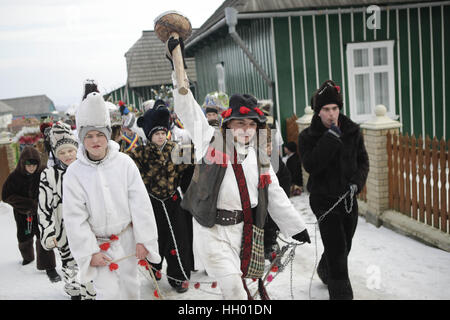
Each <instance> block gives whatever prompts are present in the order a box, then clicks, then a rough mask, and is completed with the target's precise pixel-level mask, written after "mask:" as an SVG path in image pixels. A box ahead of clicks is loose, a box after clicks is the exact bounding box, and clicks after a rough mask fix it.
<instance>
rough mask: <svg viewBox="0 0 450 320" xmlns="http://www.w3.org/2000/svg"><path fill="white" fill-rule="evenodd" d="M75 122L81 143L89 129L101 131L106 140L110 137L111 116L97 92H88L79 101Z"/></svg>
mask: <svg viewBox="0 0 450 320" xmlns="http://www.w3.org/2000/svg"><path fill="white" fill-rule="evenodd" d="M76 122H77V128H78V138H79V141H80V142H81V143H83V141H84V137H85V136H86V134H87V133H88V132H89V131H91V130H96V131H100V132H103V133H104V134H105V136H106V137H107V138H108V140H109V139H110V138H111V117H110V115H109V111H108V109H107V108H106V104H105V100H103V97H102V95H101V94H100V93H98V92H92V93H90V94H88V95H87V97H86V99H84V100H83V101H82V102H81V104H80V106H79V108H78V110H77V113H76Z"/></svg>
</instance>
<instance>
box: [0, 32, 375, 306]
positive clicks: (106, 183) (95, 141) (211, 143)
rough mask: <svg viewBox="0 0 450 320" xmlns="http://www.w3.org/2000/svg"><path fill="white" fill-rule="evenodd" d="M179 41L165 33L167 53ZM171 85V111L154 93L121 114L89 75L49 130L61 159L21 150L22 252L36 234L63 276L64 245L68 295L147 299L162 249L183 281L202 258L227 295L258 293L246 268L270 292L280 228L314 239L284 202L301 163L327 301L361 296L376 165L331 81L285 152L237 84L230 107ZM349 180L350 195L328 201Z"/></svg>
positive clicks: (8, 195) (43, 257) (48, 261)
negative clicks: (145, 287)
mask: <svg viewBox="0 0 450 320" xmlns="http://www.w3.org/2000/svg"><path fill="white" fill-rule="evenodd" d="M179 41H180V40H177V39H173V38H171V39H169V41H168V49H169V53H170V52H172V50H173V49H174V48H175V47H176V46H178V45H179ZM168 56H169V58H170V57H171V55H170V54H169V55H168ZM172 79H173V85H174V88H176V87H177V86H178V83H176V80H175V76H174V73H173V74H172ZM185 81H186V82H188V79H187V77H186V78H185ZM173 97H174V113H172V114H171V112H170V111H169V110H168V108H167V106H166V104H165V103H164V101H162V100H157V101H155V102H152V103H151V105H148V104H147V105H145V106H144V109H145V113H144V114H143V115H142V116H140V117H136V115H135V114H134V113H132V112H131V111H130V110H129V109H128V108H127V106H126V105H125V104H124V103H119V113H120V115H118V114H116V115H112V114H110V112H109V111H108V110H107V107H106V104H105V101H104V99H103V97H102V96H101V94H100V93H99V92H98V89H97V85H96V83H95V82H92V81H91V82H88V83H86V84H85V93H84V96H83V99H82V102H81V104H80V106H79V108H78V109H77V111H76V115H75V119H76V132H75V133H74V132H73V131H72V130H71V128H70V126H68V125H67V124H64V123H62V122H57V123H55V124H52V125H50V126H48V128H46V129H45V137H46V138H47V145H48V151H49V153H51V154H52V156H53V159H54V164H53V165H52V166H48V167H46V166H45V164H42V161H41V157H40V155H39V152H38V151H36V150H35V149H34V148H33V147H26V148H25V149H24V150H23V152H22V154H21V156H20V159H19V163H18V165H17V168H16V170H15V171H14V172H13V173H11V175H10V176H9V177H8V179H7V180H6V182H5V184H4V186H3V193H2V199H3V201H5V202H7V203H9V204H11V205H12V207H13V208H14V217H15V219H16V223H17V238H18V242H19V250H20V252H21V254H22V257H23V264H24V265H25V264H28V263H30V262H31V261H33V260H34V249H33V237H34V236H36V238H37V240H36V254H37V268H38V269H39V270H46V271H47V274H48V276H49V278H50V280H51V281H60V280H61V279H60V276H59V274H58V273H57V272H56V270H55V256H54V254H53V249H54V248H57V249H58V251H59V253H60V256H61V261H62V273H63V280H64V282H65V286H64V290H65V292H66V293H67V294H68V295H69V296H70V297H71V298H72V299H139V298H140V285H139V281H138V276H137V273H138V267H139V265H145V266H146V267H147V269H148V270H150V272H151V274H152V276H153V277H154V278H153V279H154V280H155V281H159V280H160V279H161V275H162V266H163V261H164V260H165V262H166V265H167V270H166V271H165V274H166V275H167V280H168V282H169V284H170V285H171V286H172V287H173V289H174V290H175V291H176V292H178V293H183V292H186V291H187V290H188V288H189V285H188V284H189V281H190V278H191V273H192V272H193V271H196V270H199V269H204V270H205V271H206V273H207V274H208V276H209V277H211V278H213V279H214V280H215V281H216V283H217V284H218V287H219V288H220V290H221V293H222V295H223V297H224V299H242V300H243V299H252V298H253V297H252V295H251V293H250V292H249V290H248V288H247V283H246V279H257V280H258V281H259V282H258V291H259V294H260V297H261V298H262V299H269V295H268V293H267V291H266V290H265V288H264V283H263V280H262V277H263V274H264V267H265V261H264V260H265V259H269V260H273V259H274V257H275V256H276V255H273V253H278V252H279V246H278V243H277V236H278V234H279V233H282V234H283V235H284V237H285V238H286V239H293V240H291V241H293V242H294V243H311V240H310V238H309V234H308V230H307V229H306V226H305V223H304V221H303V219H302V217H301V215H300V214H299V212H298V211H297V210H296V209H295V208H294V206H293V204H292V203H291V201H290V200H289V196H290V195H292V194H295V186H297V187H301V186H302V184H303V182H302V179H301V171H300V176H299V174H298V169H299V167H300V166H301V165H303V166H304V169H305V170H306V171H307V172H308V173H309V174H310V176H309V179H308V185H307V189H308V191H309V192H310V204H311V208H312V210H313V212H314V214H315V215H316V216H317V218H318V220H319V222H320V223H319V229H320V233H321V236H322V241H323V244H324V253H323V255H322V258H321V260H320V263H319V265H318V268H317V271H318V274H319V277H320V279H321V280H322V281H323V283H325V284H326V285H327V286H328V290H329V294H330V298H331V299H352V298H353V291H352V287H351V284H350V279H349V275H348V267H347V257H348V254H349V252H350V248H351V241H352V237H353V234H354V232H355V229H356V222H357V217H358V208H357V202H356V198H355V197H356V195H357V193H358V192H360V191H361V190H362V188H363V186H364V184H365V180H366V178H367V173H368V168H369V164H368V157H367V152H366V150H365V148H364V143H363V140H362V135H361V134H360V132H359V130H358V126H357V125H356V124H355V123H353V122H352V121H351V120H350V119H349V118H347V117H346V116H344V115H342V114H341V113H340V112H339V111H340V110H341V109H342V97H341V93H340V88H339V87H338V86H336V85H335V83H334V82H332V81H331V80H328V81H326V82H325V83H324V84H322V86H321V87H320V88H319V89H318V90H317V91H316V92H315V93H314V96H313V99H312V107H313V109H314V111H315V114H314V117H313V121H312V124H311V126H310V127H309V128H307V129H305V130H304V131H303V132H301V133H300V135H299V141H298V148H297V145H296V144H295V143H293V144H292V143H291V144H286V145H285V151H286V152H287V154H286V158H285V159H284V160H285V162H286V163H285V162H284V161H283V160H282V158H281V156H280V155H279V153H278V152H275V153H274V152H273V150H274V148H275V149H277V148H279V147H280V143H279V142H277V143H275V142H276V140H278V138H277V137H276V135H275V136H273V135H272V134H271V130H270V129H276V125H275V123H274V122H273V118H272V119H270V118H271V117H270V116H268V112H267V110H264V108H262V107H261V106H260V105H258V101H257V99H255V97H253V96H252V95H249V94H234V95H232V96H231V97H230V99H229V105H228V106H227V108H226V109H225V110H223V111H222V110H220V108H218V107H217V106H211V105H208V104H206V105H205V106H204V108H202V107H200V105H199V104H198V103H197V102H196V100H195V99H194V97H193V95H192V93H191V92H190V91H188V93H187V94H186V95H182V94H180V93H178V91H177V90H173ZM262 109H263V110H262ZM174 114H175V115H176V117H174ZM219 114H220V115H219ZM116 116H117V117H116ZM120 119H121V120H120ZM176 122H177V123H178V124H179V125H176V124H175V123H176ZM180 123H182V125H181V124H180ZM294 145H295V146H294ZM297 151H298V152H297ZM274 159H275V160H274ZM289 159H291V161H289ZM293 186H294V188H293ZM345 192H347V193H348V194H349V196H347V197H346V199H345V203H344V201H342V202H341V203H340V204H339V205H337V206H336V207H335V208H334V209H333V210H332V211H331V212H326V211H327V210H328V209H329V208H331V207H332V206H333V203H335V202H336V200H338V198H339V196H340V195H342V194H345ZM347 201H349V202H351V203H352V205H351V208H350V210H348V205H347ZM324 213H326V217H325V219H323V220H322V219H321V218H324V217H322V215H324Z"/></svg>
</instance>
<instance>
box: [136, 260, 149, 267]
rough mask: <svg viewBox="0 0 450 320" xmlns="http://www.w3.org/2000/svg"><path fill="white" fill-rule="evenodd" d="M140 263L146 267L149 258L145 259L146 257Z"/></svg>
mask: <svg viewBox="0 0 450 320" xmlns="http://www.w3.org/2000/svg"><path fill="white" fill-rule="evenodd" d="M138 264H139V265H140V266H143V267H146V266H147V260H145V259H142V260H139V262H138Z"/></svg>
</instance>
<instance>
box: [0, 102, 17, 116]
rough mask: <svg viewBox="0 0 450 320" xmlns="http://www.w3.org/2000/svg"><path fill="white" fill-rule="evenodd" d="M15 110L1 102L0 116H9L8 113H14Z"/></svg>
mask: <svg viewBox="0 0 450 320" xmlns="http://www.w3.org/2000/svg"><path fill="white" fill-rule="evenodd" d="M13 112H14V109H13V108H11V107H10V106H8V105H7V104H6V103H4V102H2V101H0V115H3V114H7V113H11V114H12V113H13Z"/></svg>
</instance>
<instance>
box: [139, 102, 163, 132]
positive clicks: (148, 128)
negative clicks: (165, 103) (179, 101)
mask: <svg viewBox="0 0 450 320" xmlns="http://www.w3.org/2000/svg"><path fill="white" fill-rule="evenodd" d="M155 106H156V103H155ZM169 121H170V112H169V109H167V107H159V108H157V109H155V108H153V109H149V110H147V111H146V112H145V113H144V115H143V116H141V117H139V118H138V119H137V125H138V127H140V128H142V129H143V130H144V133H145V136H146V137H147V138H148V139H149V140H151V139H152V134H153V133H155V132H156V131H159V130H163V131H166V132H167V131H169V125H170V122H169Z"/></svg>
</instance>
